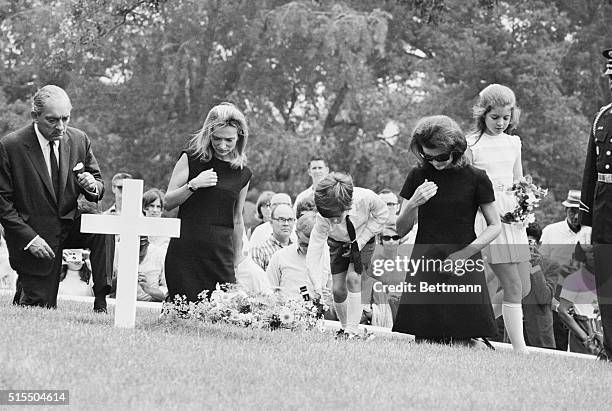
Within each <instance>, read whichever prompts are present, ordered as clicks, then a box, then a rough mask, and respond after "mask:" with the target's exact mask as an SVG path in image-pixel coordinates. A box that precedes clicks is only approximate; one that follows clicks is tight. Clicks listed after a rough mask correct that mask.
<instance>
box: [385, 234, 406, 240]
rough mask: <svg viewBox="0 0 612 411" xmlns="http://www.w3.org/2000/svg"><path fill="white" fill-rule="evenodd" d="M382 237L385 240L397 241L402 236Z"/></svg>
mask: <svg viewBox="0 0 612 411" xmlns="http://www.w3.org/2000/svg"><path fill="white" fill-rule="evenodd" d="M381 238H382V240H383V241H390V240H393V241H397V240H399V239H400V238H402V237H400V236H399V235H383V236H381Z"/></svg>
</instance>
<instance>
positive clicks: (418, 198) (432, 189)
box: [410, 179, 438, 207]
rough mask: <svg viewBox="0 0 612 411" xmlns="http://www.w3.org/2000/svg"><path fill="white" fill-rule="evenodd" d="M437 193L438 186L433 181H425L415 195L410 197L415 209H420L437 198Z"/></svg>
mask: <svg viewBox="0 0 612 411" xmlns="http://www.w3.org/2000/svg"><path fill="white" fill-rule="evenodd" d="M437 192H438V185H437V184H436V183H434V182H433V181H427V179H425V182H424V183H423V184H421V185H420V186H418V187H417V189H416V190H415V191H414V194H413V195H412V197H410V201H411V202H412V204H413V205H414V206H415V207H420V206H422V205H423V204H425V203H426V202H427V201H429V199H430V198H432V197H433V196H435V195H436V193H437Z"/></svg>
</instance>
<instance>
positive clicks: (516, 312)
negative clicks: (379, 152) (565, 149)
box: [467, 84, 531, 352]
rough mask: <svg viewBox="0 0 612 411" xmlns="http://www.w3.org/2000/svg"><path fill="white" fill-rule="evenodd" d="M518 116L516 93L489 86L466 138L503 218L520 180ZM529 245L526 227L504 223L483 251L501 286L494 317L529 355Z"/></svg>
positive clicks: (482, 223)
mask: <svg viewBox="0 0 612 411" xmlns="http://www.w3.org/2000/svg"><path fill="white" fill-rule="evenodd" d="M519 114H520V111H519V109H518V107H516V98H515V96H514V92H513V91H512V90H511V89H510V88H508V87H506V86H502V85H499V84H491V85H489V86H487V87H486V88H484V89H483V90H482V91H481V92H480V94H479V97H478V101H477V102H476V104H475V106H474V108H473V115H474V119H475V123H476V124H475V132H474V133H473V134H471V135H469V136H467V142H468V147H469V148H468V157H469V158H471V160H472V164H473V165H474V166H475V167H478V168H481V169H484V170H485V171H486V172H487V175H488V176H489V179H490V180H491V182H492V183H493V189H494V190H495V203H496V204H497V205H498V207H499V212H500V214H501V215H503V214H505V213H506V212H508V211H511V210H513V209H514V208H515V207H516V205H517V202H516V199H515V198H514V196H513V194H512V193H511V192H508V191H507V188H509V187H510V186H511V185H512V183H513V182H514V181H516V180H518V179H519V178H521V177H523V167H522V164H521V139H520V138H519V137H518V136H514V135H509V134H506V131H510V130H513V129H514V128H516V126H517V125H518V120H519ZM502 221H503V219H502ZM485 224H486V223H485V221H484V218H483V217H482V215H480V216H479V217H477V219H476V223H475V229H476V234H479V233H480V232H481V231H483V230H484V228H485V227H486V225H485ZM528 244H529V243H528V240H527V234H526V231H525V227H523V226H522V225H520V224H502V232H501V234H500V235H499V237H497V238H496V239H495V240H494V241H493V242H492V243H491V245H490V246H489V247H487V249H485V250H483V254H484V255H486V257H487V258H488V262H489V264H490V266H491V268H492V269H493V271H494V272H495V275H496V276H497V278H498V279H499V282H500V284H501V287H502V292H501V293H499V294H498V295H496V296H494V298H492V303H493V311H494V313H495V315H496V316H499V315H500V314H501V315H503V316H504V323H505V326H506V331H507V332H508V336H509V337H510V341H511V342H512V346H513V347H514V350H515V351H519V352H527V347H526V344H525V338H524V336H523V308H522V305H521V301H522V299H523V297H524V296H526V295H527V294H528V293H529V291H530V287H531V284H530V281H529V269H530V264H529V245H528Z"/></svg>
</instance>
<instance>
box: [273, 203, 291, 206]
mask: <svg viewBox="0 0 612 411" xmlns="http://www.w3.org/2000/svg"><path fill="white" fill-rule="evenodd" d="M281 204H286V205H288V206H291V203H274V204H270V207H276V206H279V205H281Z"/></svg>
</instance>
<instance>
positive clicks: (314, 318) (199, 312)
mask: <svg viewBox="0 0 612 411" xmlns="http://www.w3.org/2000/svg"><path fill="white" fill-rule="evenodd" d="M207 295H208V290H204V291H202V292H201V293H200V294H199V295H198V301H196V302H188V301H187V299H186V298H185V296H182V297H179V296H176V297H175V298H174V301H173V302H165V303H164V304H163V308H162V317H166V318H170V319H174V318H183V319H195V320H200V321H204V322H208V323H225V324H233V325H237V326H240V327H254V328H262V329H269V330H275V329H279V328H286V329H290V330H297V329H311V328H313V327H315V326H317V325H318V326H321V325H322V318H323V313H324V312H325V311H327V309H328V308H329V307H326V306H325V305H324V304H323V303H321V302H320V301H319V300H316V301H310V300H308V301H306V300H295V299H290V298H286V297H285V296H283V295H282V294H280V293H274V294H262V293H256V292H253V291H249V290H246V289H245V288H243V287H242V286H240V285H238V284H223V285H219V284H217V287H216V289H215V290H214V291H213V292H212V294H211V296H210V299H208V298H207Z"/></svg>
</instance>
